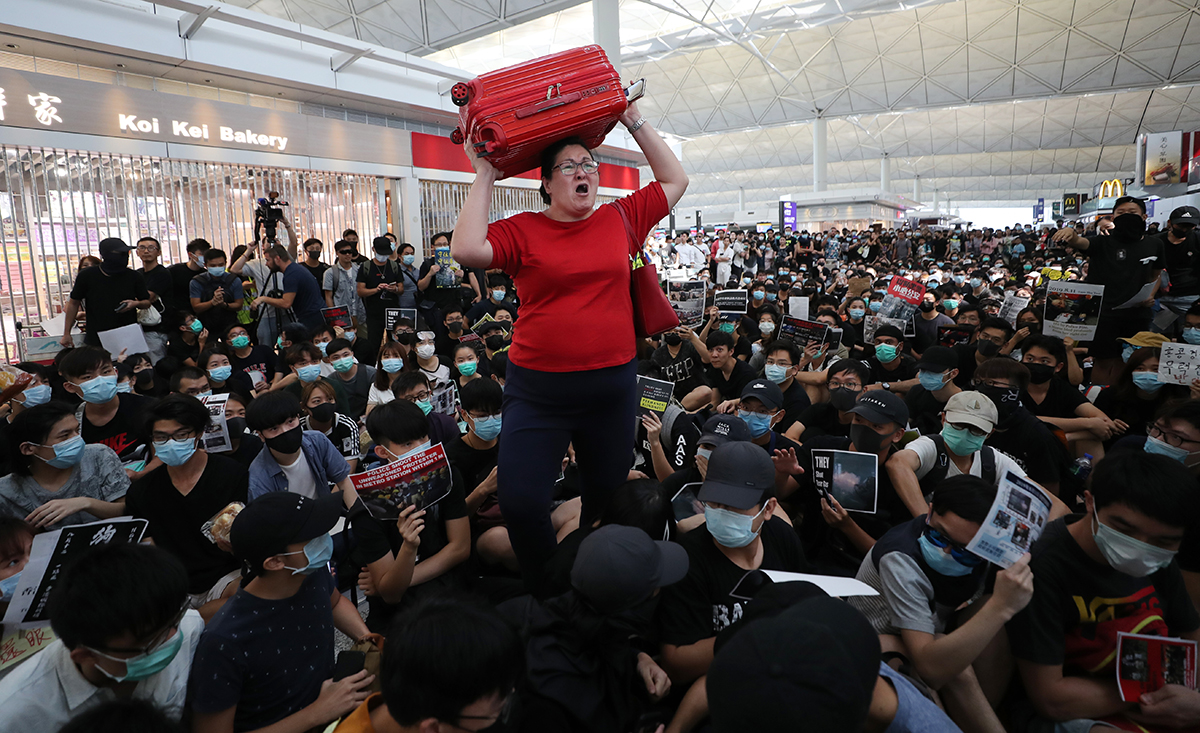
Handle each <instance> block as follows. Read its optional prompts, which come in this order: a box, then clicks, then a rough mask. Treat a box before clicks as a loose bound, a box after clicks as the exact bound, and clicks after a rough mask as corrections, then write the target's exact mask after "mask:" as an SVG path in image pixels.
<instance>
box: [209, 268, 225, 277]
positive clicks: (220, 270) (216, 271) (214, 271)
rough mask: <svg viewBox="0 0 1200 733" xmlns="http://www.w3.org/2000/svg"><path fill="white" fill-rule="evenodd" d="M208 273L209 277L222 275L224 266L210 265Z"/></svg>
mask: <svg viewBox="0 0 1200 733" xmlns="http://www.w3.org/2000/svg"><path fill="white" fill-rule="evenodd" d="M208 274H209V275H210V276H211V277H222V276H224V275H225V268H224V267H210V268H208Z"/></svg>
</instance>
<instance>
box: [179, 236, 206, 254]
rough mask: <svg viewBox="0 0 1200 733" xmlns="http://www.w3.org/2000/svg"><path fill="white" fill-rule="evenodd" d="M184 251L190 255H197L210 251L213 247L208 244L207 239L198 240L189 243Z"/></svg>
mask: <svg viewBox="0 0 1200 733" xmlns="http://www.w3.org/2000/svg"><path fill="white" fill-rule="evenodd" d="M184 249H185V250H186V251H187V253H188V254H189V255H195V254H200V253H201V252H207V251H209V250H210V249H212V245H211V244H209V243H208V240H207V239H201V238H196V239H193V240H192V241H190V242H188V243H187V247H185V248H184Z"/></svg>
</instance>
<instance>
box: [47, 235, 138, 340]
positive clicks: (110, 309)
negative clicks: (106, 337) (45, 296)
mask: <svg viewBox="0 0 1200 733" xmlns="http://www.w3.org/2000/svg"><path fill="white" fill-rule="evenodd" d="M132 249H133V247H130V246H129V245H128V244H125V242H124V241H123V240H120V239H117V238H116V237H108V238H106V239H102V240H100V260H101V261H100V266H99V267H89V268H87V269H86V270H80V271H79V273H78V274H77V275H76V276H75V284H74V285H72V286H71V296H70V300H68V301H67V307H66V308H65V309H64V312H65V314H66V321H65V323H64V325H63V336H62V338H61V339H60V343H61V344H62V345H63V346H65V347H67V348H70V347H72V346H74V344H73V343H72V341H71V329H72V328H74V327H75V319H76V318H78V316H79V309H80V307H82V305H83V302H84V301H87V324H86V329H87V330H86V332H85V336H84V339H83V341H84V343H86V344H88V345H90V346H99V345H100V336H99V334H100V332H101V331H108V330H111V329H114V328H120V327H122V326H131V325H133V324H135V323H137V309H138V308H149V307H150V292H149V291H148V290H146V279H145V278H144V277H143V276H142V273H140V272H137V271H136V270H131V269H129V251H130V250H132Z"/></svg>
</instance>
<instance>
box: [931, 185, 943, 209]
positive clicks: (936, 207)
mask: <svg viewBox="0 0 1200 733" xmlns="http://www.w3.org/2000/svg"><path fill="white" fill-rule="evenodd" d="M940 212H941V209H939V208H938V190H937V189H936V188H935V189H933V213H935V214H937V213H940Z"/></svg>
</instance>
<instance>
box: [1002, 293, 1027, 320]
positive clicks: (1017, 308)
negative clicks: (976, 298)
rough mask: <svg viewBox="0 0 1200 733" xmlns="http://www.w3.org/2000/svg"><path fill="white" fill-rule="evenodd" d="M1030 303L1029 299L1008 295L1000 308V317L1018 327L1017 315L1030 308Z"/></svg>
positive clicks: (1012, 294)
mask: <svg viewBox="0 0 1200 733" xmlns="http://www.w3.org/2000/svg"><path fill="white" fill-rule="evenodd" d="M1029 301H1030V299H1029V298H1027V297H1023V296H1020V295H1017V294H1015V293H1008V294H1007V295H1005V296H1004V305H1002V306H1000V314H999V315H1000V317H1001V318H1003V319H1004V320H1006V321H1008V322H1009V324H1011V325H1013V326H1016V325H1017V314H1018V313H1020V312H1021V311H1023V310H1025V309H1026V308H1028V307H1029Z"/></svg>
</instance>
